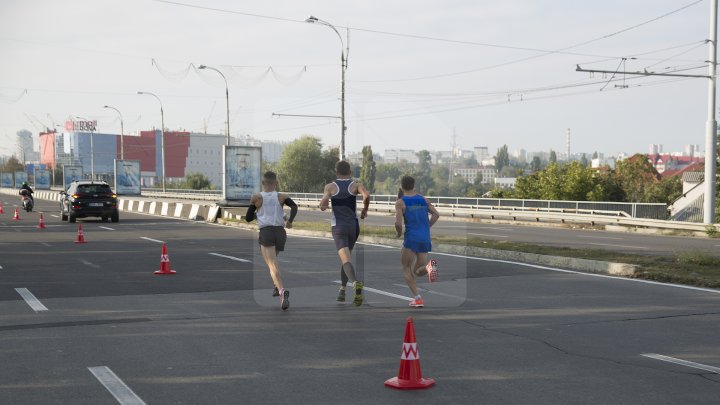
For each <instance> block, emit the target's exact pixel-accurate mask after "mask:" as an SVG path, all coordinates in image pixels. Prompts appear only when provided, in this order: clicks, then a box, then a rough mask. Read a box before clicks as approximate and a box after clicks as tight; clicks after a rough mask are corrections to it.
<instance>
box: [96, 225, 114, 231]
mask: <svg viewBox="0 0 720 405" xmlns="http://www.w3.org/2000/svg"><path fill="white" fill-rule="evenodd" d="M98 228H102V229H107V230H108V231H114V230H115V228H110V227H107V226H98Z"/></svg>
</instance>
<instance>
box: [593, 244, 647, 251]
mask: <svg viewBox="0 0 720 405" xmlns="http://www.w3.org/2000/svg"><path fill="white" fill-rule="evenodd" d="M588 245H595V246H610V247H621V248H628V249H640V250H647V249H648V248H646V247H645V246H629V245H613V244H610V243H593V242H589V243H588Z"/></svg>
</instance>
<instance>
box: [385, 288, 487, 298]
mask: <svg viewBox="0 0 720 405" xmlns="http://www.w3.org/2000/svg"><path fill="white" fill-rule="evenodd" d="M393 285H394V286H395V287H400V288H403V287H407V284H393ZM417 289H418V291H422V292H426V293H428V294H435V295H440V296H443V297H448V298H455V299H458V300H463V301H472V302H480V301H478V300H474V299H471V298H468V297H461V296H459V295H453V294H446V293H443V292H440V291H433V290H428V289H427V288H423V287H420V286H418V288H417Z"/></svg>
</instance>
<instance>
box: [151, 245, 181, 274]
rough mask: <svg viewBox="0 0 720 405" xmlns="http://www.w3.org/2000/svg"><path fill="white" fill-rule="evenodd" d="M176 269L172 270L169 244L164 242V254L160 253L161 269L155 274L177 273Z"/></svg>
mask: <svg viewBox="0 0 720 405" xmlns="http://www.w3.org/2000/svg"><path fill="white" fill-rule="evenodd" d="M175 273H177V272H176V271H175V270H170V256H168V252H167V246H166V245H165V244H164V243H163V246H162V254H161V255H160V270H158V271H156V272H155V274H175Z"/></svg>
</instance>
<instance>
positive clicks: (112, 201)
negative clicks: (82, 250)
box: [60, 180, 120, 222]
mask: <svg viewBox="0 0 720 405" xmlns="http://www.w3.org/2000/svg"><path fill="white" fill-rule="evenodd" d="M60 196H61V199H60V218H61V219H62V220H63V221H65V220H68V221H70V222H75V220H76V219H77V218H84V217H100V218H102V220H103V221H107V220H108V218H110V220H112V221H113V222H118V221H119V220H120V216H119V215H118V206H117V195H116V194H115V193H113V191H112V189H111V188H110V186H109V185H108V184H107V183H106V182H104V181H91V180H76V181H73V182H72V183H70V187H68V189H67V190H66V191H61V192H60Z"/></svg>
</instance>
